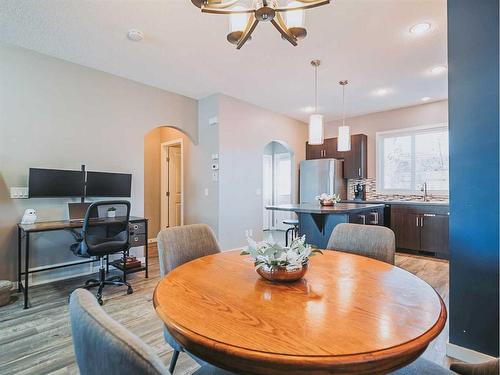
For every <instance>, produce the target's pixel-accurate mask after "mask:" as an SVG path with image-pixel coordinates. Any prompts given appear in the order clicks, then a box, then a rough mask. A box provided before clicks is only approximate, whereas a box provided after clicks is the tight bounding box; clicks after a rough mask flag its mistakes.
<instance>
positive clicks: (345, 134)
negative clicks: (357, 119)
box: [337, 125, 351, 151]
mask: <svg viewBox="0 0 500 375" xmlns="http://www.w3.org/2000/svg"><path fill="white" fill-rule="evenodd" d="M337 151H351V129H350V128H349V126H346V125H343V126H339V136H338V139H337Z"/></svg>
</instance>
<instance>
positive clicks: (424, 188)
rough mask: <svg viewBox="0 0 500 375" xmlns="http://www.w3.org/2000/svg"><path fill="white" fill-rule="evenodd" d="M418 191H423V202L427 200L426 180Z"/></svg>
mask: <svg viewBox="0 0 500 375" xmlns="http://www.w3.org/2000/svg"><path fill="white" fill-rule="evenodd" d="M420 191H421V192H422V193H424V196H423V197H422V198H423V199H424V202H427V200H428V197H427V181H425V182H424V183H423V184H422V187H421V188H420Z"/></svg>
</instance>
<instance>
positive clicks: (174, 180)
mask: <svg viewBox="0 0 500 375" xmlns="http://www.w3.org/2000/svg"><path fill="white" fill-rule="evenodd" d="M181 157H182V155H181V148H180V147H178V146H176V147H172V146H170V147H168V191H167V196H168V226H169V227H176V226H178V225H181V211H182V186H181Z"/></svg>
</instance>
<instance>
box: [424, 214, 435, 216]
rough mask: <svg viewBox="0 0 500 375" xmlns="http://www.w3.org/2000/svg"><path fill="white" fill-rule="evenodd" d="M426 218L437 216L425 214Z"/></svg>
mask: <svg viewBox="0 0 500 375" xmlns="http://www.w3.org/2000/svg"><path fill="white" fill-rule="evenodd" d="M424 216H425V217H435V216H436V214H424Z"/></svg>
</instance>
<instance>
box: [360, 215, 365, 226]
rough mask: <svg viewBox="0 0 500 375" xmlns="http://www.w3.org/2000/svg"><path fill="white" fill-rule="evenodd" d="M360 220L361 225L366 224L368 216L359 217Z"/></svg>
mask: <svg viewBox="0 0 500 375" xmlns="http://www.w3.org/2000/svg"><path fill="white" fill-rule="evenodd" d="M359 218H360V219H361V224H363V225H364V224H366V215H359Z"/></svg>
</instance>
